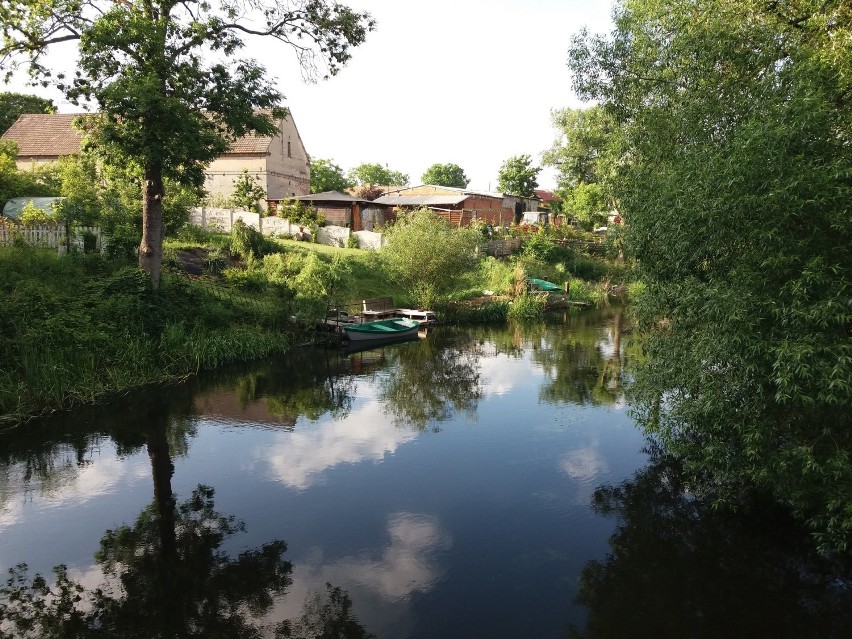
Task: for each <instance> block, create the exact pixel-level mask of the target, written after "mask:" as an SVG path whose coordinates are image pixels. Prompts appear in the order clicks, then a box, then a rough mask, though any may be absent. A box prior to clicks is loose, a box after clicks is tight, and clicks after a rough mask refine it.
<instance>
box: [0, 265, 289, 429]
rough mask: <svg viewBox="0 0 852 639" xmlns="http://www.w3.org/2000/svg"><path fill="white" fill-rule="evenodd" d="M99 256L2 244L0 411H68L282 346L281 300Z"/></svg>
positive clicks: (13, 413)
mask: <svg viewBox="0 0 852 639" xmlns="http://www.w3.org/2000/svg"><path fill="white" fill-rule="evenodd" d="M149 281H150V280H149V278H148V277H147V275H146V274H145V273H143V272H142V271H140V270H139V269H137V268H135V267H125V266H122V265H121V264H113V263H109V262H107V261H105V260H103V259H102V258H100V257H99V256H79V257H74V256H70V257H64V258H58V257H57V256H56V255H55V254H52V253H44V252H38V251H31V250H20V251H18V250H3V251H0V416H6V418H7V419H8V418H9V417H10V416H12V417H14V418H20V417H21V416H23V415H25V414H32V413H37V412H42V411H44V410H51V409H57V408H66V407H69V406H73V405H76V404H80V403H85V402H92V401H96V400H97V399H99V398H101V397H104V396H106V395H108V394H111V393H115V392H118V391H122V390H125V389H129V388H133V387H138V386H141V385H145V384H150V383H155V382H162V381H168V380H174V379H180V378H182V377H185V376H186V375H188V374H192V373H194V372H196V371H198V370H201V369H207V368H214V367H216V366H220V365H221V364H223V363H225V362H229V361H234V360H243V359H250V358H254V357H261V356H264V355H267V354H269V353H271V352H278V351H283V350H285V349H286V348H288V346H289V345H290V344H292V343H293V341H294V339H293V337H292V335H288V334H286V333H285V332H283V331H281V330H279V329H280V328H281V326H282V325H283V322H282V317H281V315H282V312H281V308H280V307H281V306H286V305H284V304H283V303H282V304H276V299H275V297H274V296H272V297H268V298H267V301H266V302H264V301H263V299H262V298H260V299H257V298H251V297H248V296H246V295H243V294H239V293H234V292H232V291H227V290H225V289H222V288H221V287H216V286H211V285H210V284H209V283H207V284H204V283H199V282H193V281H190V280H187V279H186V278H183V277H181V276H174V275H171V276H164V277H163V280H162V285H161V288H160V290H159V291H152V290H151V289H150V284H149Z"/></svg>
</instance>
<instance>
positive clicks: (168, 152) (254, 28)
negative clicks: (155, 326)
mask: <svg viewBox="0 0 852 639" xmlns="http://www.w3.org/2000/svg"><path fill="white" fill-rule="evenodd" d="M373 26H374V22H373V20H372V19H371V18H370V16H369V14H367V13H358V12H355V11H353V10H351V9H350V8H348V7H346V6H343V5H340V4H338V3H336V2H328V1H326V0H218V1H214V2H207V1H198V0H182V1H179V0H124V1H122V2H115V1H110V0H88V1H86V2H80V1H79V0H22V1H20V2H16V3H4V4H3V6H2V7H0V28H2V32H3V40H2V45H0V63H2V66H3V68H4V69H7V76H6V77H7V79H8V78H9V77H10V76H11V73H12V72H14V71H15V70H16V69H17V68H18V67H20V66H27V67H28V68H29V72H30V74H31V76H32V77H33V78H35V79H36V80H38V81H40V82H42V83H44V84H47V83H51V82H52V83H55V85H56V86H57V87H58V88H59V89H60V90H62V91H63V92H64V94H65V95H66V96H67V97H68V99H69V100H71V101H72V102H73V103H74V104H79V103H81V102H85V103H87V104H91V103H94V105H96V106H97V108H98V111H99V113H98V115H97V116H96V117H93V118H88V119H87V120H86V127H87V129H88V131H87V133H88V137H89V138H90V140H91V142H92V143H93V144H94V146H95V147H97V148H98V149H99V151H100V153H101V154H102V156H103V158H104V160H105V161H106V162H108V163H112V164H115V165H118V166H122V167H129V168H131V169H133V170H134V171H135V173H136V174H137V175H138V176H139V177H140V178H141V183H142V201H143V205H142V215H143V221H142V241H141V243H140V245H139V265H140V266H141V267H142V268H143V269H145V270H146V271H147V272H148V273H149V274H150V276H151V281H152V283H153V285H154V286H155V287H156V286H157V285H158V283H159V277H160V267H161V264H162V257H163V255H162V247H163V235H164V228H163V223H162V206H163V203H162V200H163V196H164V195H165V189H164V187H163V180H164V178H172V179H174V180H176V181H177V182H179V183H181V184H186V185H192V186H196V187H198V188H201V186H202V185H203V183H204V167H205V166H206V165H207V164H208V163H209V162H211V161H212V160H213V159H215V158H216V157H217V156H219V155H221V154H222V153H223V152H224V151H225V150H226V149H227V148H228V145H229V143H230V142H231V141H232V140H234V139H235V138H237V137H239V136H242V135H245V134H246V133H249V132H252V131H254V132H257V133H259V134H261V135H271V134H273V133H274V132H275V126H274V121H275V119H276V118H279V117H284V115H285V111H284V109H283V108H281V106H280V103H281V100H282V96H281V94H280V93H279V92H278V91H277V90H276V89H275V88H274V85H273V83H271V82H270V81H269V80H268V79H267V76H266V70H265V68H264V67H263V66H262V65H261V64H259V63H258V62H257V61H255V60H252V59H249V58H241V57H240V55H239V54H240V51H241V49H243V47H244V45H245V44H246V42H247V39H248V38H253V37H257V38H265V39H272V40H276V41H278V42H280V43H281V44H282V45H284V46H285V47H286V48H289V49H292V50H294V51H295V53H296V56H297V58H298V61H299V63H300V65H301V68H302V70H303V75H304V76H305V78H306V79H309V80H315V79H317V78H318V77H319V76H320V75H324V76H325V77H328V75H334V74H335V73H336V72H337V71H338V70H339V69H340V67H341V66H342V65H343V64H345V63H346V62H347V61H348V60H349V58H350V56H351V49H352V47H355V46H357V45H359V44H361V43H362V42H363V41H364V39H365V38H366V35H367V33H368V32H369V31H370V30H372V28H373ZM68 41H76V42H77V43H78V53H79V56H78V61H77V68H76V71H75V73H74V75H73V77H70V78H69V77H64V76H63V75H62V74H52V73H51V70H50V69H49V68H47V67H46V66H45V64H44V62H43V60H44V57H45V54H46V53H47V52H48V50H49V49H51V48H52V47H53V46H54V45H58V44H60V43H63V42H68Z"/></svg>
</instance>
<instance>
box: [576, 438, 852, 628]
mask: <svg viewBox="0 0 852 639" xmlns="http://www.w3.org/2000/svg"><path fill="white" fill-rule="evenodd" d="M592 505H593V508H594V509H595V511H596V512H598V513H599V514H601V515H605V516H610V517H615V518H616V519H617V520H618V527H617V529H616V532H615V534H614V535H613V536H612V538H611V539H610V552H609V555H608V556H607V557H606V559H604V560H602V561H591V562H589V563H588V564H587V565H586V567H585V568H584V570H583V572H582V576H581V580H580V583H581V586H580V594H579V597H578V601H579V602H581V603H583V604H585V605H586V606H588V609H589V618H588V625H587V629H586V631H585V632H579V631H578V630H577V629H576V628H575V629H574V630H573V631H572V633H570V636H572V637H588V638H590V639H591V638H595V637H633V636H636V634H637V628H641V633H640V634H641V635H642V636H649V637H708V638H709V637H731V636H737V637H746V636H752V637H846V636H848V632H849V628H852V595H850V593H852V575H850V574H849V573H848V570H847V571H845V574H844V569H843V568H842V566H840V565H838V564H833V563H832V562H831V561H829V560H828V559H826V558H824V557H819V556H817V555H815V554H813V552H812V547H811V544H810V541H809V540H808V538H807V531H803V530H802V529H801V528H800V527H798V526H797V525H796V524H795V522H794V521H793V520H792V518H791V517H790V516H789V513H787V512H785V511H783V510H781V509H779V508H777V507H776V506H775V505H774V504H773V503H772V502H771V500H766V501H765V502H762V503H761V501H760V500H757V501H755V503H754V505H753V506H752V507H751V509H750V510H749V511H746V512H740V513H736V514H735V513H731V512H725V511H722V510H717V509H714V508H712V507H711V505H710V504H709V503H708V502H705V501H703V500H701V499H698V498H696V497H695V496H693V495H691V494H690V493H689V491H688V489H687V486H685V485H684V483H683V476H682V469H681V468H680V466H679V464H678V463H677V462H676V461H675V460H674V459H673V458H671V457H669V456H666V455H664V454H663V453H662V452H661V451H660V450H654V451H653V456H652V461H651V463H650V464H649V465H648V466H647V467H646V468H644V469H642V470H640V471H639V472H637V473H636V475H635V476H634V477H633V478H632V479H630V480H628V481H625V482H623V483H621V484H619V485H615V486H604V487H601V488H599V489H598V490H597V491H596V492H595V495H594V499H593V504H592ZM767 531H769V534H767Z"/></svg>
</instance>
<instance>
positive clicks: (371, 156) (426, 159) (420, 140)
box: [6, 0, 612, 190]
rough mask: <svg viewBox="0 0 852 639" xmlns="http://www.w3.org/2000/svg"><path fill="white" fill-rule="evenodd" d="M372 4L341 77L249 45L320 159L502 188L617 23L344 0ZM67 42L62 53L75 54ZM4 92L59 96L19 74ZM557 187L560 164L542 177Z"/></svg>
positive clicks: (450, 3)
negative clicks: (590, 37) (592, 40)
mask: <svg viewBox="0 0 852 639" xmlns="http://www.w3.org/2000/svg"><path fill="white" fill-rule="evenodd" d="M342 3H343V4H346V5H348V6H350V7H352V8H353V9H357V10H359V11H367V12H369V13H370V14H371V15H372V16H373V18H374V19H375V20H376V22H377V25H376V29H375V31H373V32H371V33H369V34H368V36H367V39H366V42H365V43H364V44H362V45H361V46H359V47H357V48H355V49H354V50H353V51H352V59H351V60H350V61H349V63H348V64H347V65H346V67H344V68H343V69H342V70H341V71H340V73H338V75H336V76H334V77H332V78H330V79H329V80H321V81H319V82H317V83H315V84H308V83H305V82H304V81H303V80H302V74H301V72H300V69H299V67H298V63H297V61H296V58H295V55H294V54H293V53H292V51H290V50H288V49H287V48H286V46H285V45H282V44H280V43H270V42H258V41H254V42H249V43H248V46H247V48H246V49H245V51H244V55H248V56H251V57H254V58H255V59H257V60H258V61H260V62H261V63H262V64H263V65H264V66H265V67H266V68H267V71H268V74H269V76H270V77H271V78H272V81H274V82H275V83H276V85H277V87H278V89H279V90H280V91H281V92H282V93H283V94H284V96H285V98H286V106H288V107H289V108H290V111H291V113H292V114H293V118H294V120H295V123H296V126H297V127H298V129H299V133H300V135H301V137H302V141H303V143H304V145H305V148H306V149H307V151H308V154H309V155H310V157H311V158H314V159H318V158H323V159H327V160H331V161H333V162H334V163H335V164H337V165H339V166H340V167H341V168H342V169H343V170H344V171H348V170H349V169H351V168H353V167H355V166H357V165H359V164H362V163H365V162H370V163H379V164H382V165H387V167H388V168H390V169H391V170H394V171H401V172H402V173H405V174H408V175H409V178H410V184H412V185H414V184H419V183H420V176H421V175H422V174H423V172H424V171H425V170H426V169H427V168H428V167H429V166H431V165H432V164H434V163H442V164H444V163H450V162H451V163H454V164H458V165H459V166H460V167H461V168H462V169H464V171H465V174H466V175H467V177H468V178H470V184H469V185H468V188H471V189H476V190H494V189H496V186H497V173H498V171H499V168H500V165H501V164H502V163H503V162H504V161H505V160H506V159H508V158H510V157H512V156H515V155H521V154H528V155H530V156H531V158H532V160H533V163H534V164H535V165H536V166H540V160H541V154H542V152H543V151H545V150H546V149H548V148H549V147H550V146H551V145H552V144H553V142H554V140H555V139H556V137H557V134H558V133H557V131H556V130H555V129H554V128H553V125H552V122H551V115H550V114H551V110H552V109H561V108H565V107H572V108H576V107H580V106H583V104H582V103H581V102H580V101H579V100H578V99H577V98H576V96H575V95H574V94H573V92H572V88H571V79H570V73H569V71H568V67H567V64H566V62H567V52H568V47H569V45H570V42H571V38H572V36H573V35H574V34H575V33H577V32H578V31H579V30H580V29H581V28H582V27H584V26H585V27H587V28H588V29H589V31H591V32H593V33H594V32H608V31H610V30H611V25H612V21H611V17H610V14H611V9H612V0H428V1H424V0H342ZM72 55H73V52H71V54H70V55H69V52H68V51H66V52H64V53H62V54H60V55H59V56H53V58H52V59H62V60H63V61H67V60H69V59H70V58H71V57H72ZM6 90H13V91H23V92H27V93H37V94H39V95H43V96H44V97H50V98H52V99H53V100H54V102H55V103H56V104H57V105H58V107H59V110H60V112H67V113H71V112H77V111H79V110H80V108H79V107H74V106H73V105H70V104H68V103H67V102H66V101H64V100H63V99H62V98H61V97H60V96H59V95H58V94H56V93H52V92H50V91H49V90H45V89H35V88H30V87H26V86H25V85H24V84H23V82H22V81H21V79H16V81H15V82H13V83H12V85H11V86H9V87H6ZM538 181H539V185H540V186H541V187H542V188H553V187H555V186H556V184H555V173H554V172H553V170H552V169H550V168H545V169H543V170H542V172H541V173H540V174H539V178H538Z"/></svg>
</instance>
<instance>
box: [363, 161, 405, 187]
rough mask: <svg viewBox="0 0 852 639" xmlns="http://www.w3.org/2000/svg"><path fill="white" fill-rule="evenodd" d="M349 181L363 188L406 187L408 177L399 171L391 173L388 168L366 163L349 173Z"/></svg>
mask: <svg viewBox="0 0 852 639" xmlns="http://www.w3.org/2000/svg"><path fill="white" fill-rule="evenodd" d="M349 180H350V181H351V182H354V183H355V184H360V185H361V186H405V185H407V184H408V176H407V175H406V174H405V173H401V172H399V171H391V170H390V169H389V168H388V167H387V166H382V165H381V164H378V163H375V164H370V163H369V162H365V163H363V164H359V165H358V166H356V167H355V168H354V169H352V170H351V171H349Z"/></svg>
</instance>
